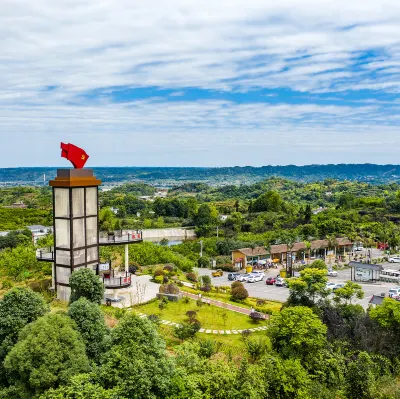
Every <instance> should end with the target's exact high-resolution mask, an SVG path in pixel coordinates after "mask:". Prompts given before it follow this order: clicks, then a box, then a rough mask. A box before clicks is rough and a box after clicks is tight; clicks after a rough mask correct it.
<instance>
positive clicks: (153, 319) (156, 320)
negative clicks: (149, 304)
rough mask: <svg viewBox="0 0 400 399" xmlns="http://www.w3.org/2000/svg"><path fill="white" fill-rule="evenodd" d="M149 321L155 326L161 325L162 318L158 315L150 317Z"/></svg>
mask: <svg viewBox="0 0 400 399" xmlns="http://www.w3.org/2000/svg"><path fill="white" fill-rule="evenodd" d="M148 319H149V320H150V321H151V322H152V323H154V324H160V321H161V320H160V318H159V317H158V315H156V314H151V315H149V317H148Z"/></svg>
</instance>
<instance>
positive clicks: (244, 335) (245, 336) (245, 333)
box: [242, 330, 251, 338]
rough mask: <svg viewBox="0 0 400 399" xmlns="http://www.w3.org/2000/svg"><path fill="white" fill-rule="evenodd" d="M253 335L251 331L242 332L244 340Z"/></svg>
mask: <svg viewBox="0 0 400 399" xmlns="http://www.w3.org/2000/svg"><path fill="white" fill-rule="evenodd" d="M250 335H251V331H250V330H243V331H242V337H243V338H247V337H249V336H250Z"/></svg>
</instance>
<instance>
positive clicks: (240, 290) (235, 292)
mask: <svg viewBox="0 0 400 399" xmlns="http://www.w3.org/2000/svg"><path fill="white" fill-rule="evenodd" d="M248 296H249V293H248V292H247V290H246V288H244V287H243V286H242V287H240V286H238V287H235V288H232V290H231V297H232V300H233V301H243V300H245V299H246V298H247V297H248Z"/></svg>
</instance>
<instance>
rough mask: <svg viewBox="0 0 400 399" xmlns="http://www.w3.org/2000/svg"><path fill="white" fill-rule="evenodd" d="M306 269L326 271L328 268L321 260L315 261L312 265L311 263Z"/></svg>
mask: <svg viewBox="0 0 400 399" xmlns="http://www.w3.org/2000/svg"><path fill="white" fill-rule="evenodd" d="M307 267H309V268H313V269H328V267H327V266H326V263H325V262H324V261H323V260H321V259H317V260H315V261H314V262H313V263H311V265H309V266H307Z"/></svg>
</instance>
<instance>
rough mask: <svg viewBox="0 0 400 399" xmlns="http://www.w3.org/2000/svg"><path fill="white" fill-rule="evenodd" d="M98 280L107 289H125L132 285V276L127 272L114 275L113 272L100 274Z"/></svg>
mask: <svg viewBox="0 0 400 399" xmlns="http://www.w3.org/2000/svg"><path fill="white" fill-rule="evenodd" d="M100 279H101V280H102V281H103V284H104V287H105V288H107V289H119V288H127V287H130V286H131V284H132V275H131V273H129V272H122V273H118V274H114V270H111V272H104V273H101V274H100Z"/></svg>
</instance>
